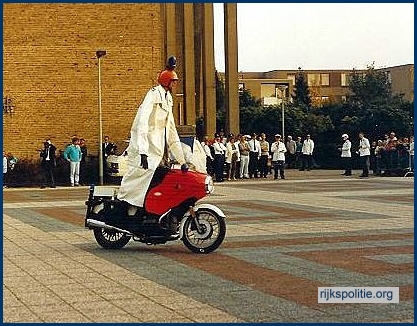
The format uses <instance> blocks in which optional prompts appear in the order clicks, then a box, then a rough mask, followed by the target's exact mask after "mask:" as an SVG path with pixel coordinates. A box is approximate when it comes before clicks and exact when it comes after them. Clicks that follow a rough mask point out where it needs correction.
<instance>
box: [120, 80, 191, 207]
mask: <svg viewBox="0 0 417 326" xmlns="http://www.w3.org/2000/svg"><path fill="white" fill-rule="evenodd" d="M172 105H173V101H172V96H171V93H170V92H168V91H166V90H165V89H164V88H163V87H162V86H161V85H158V86H156V87H153V88H151V89H150V90H149V91H148V93H147V94H146V96H145V99H144V100H143V102H142V104H141V105H140V106H139V109H138V112H137V114H136V117H135V119H134V121H133V124H132V128H131V130H130V142H129V147H128V148H127V149H126V151H127V152H128V160H127V172H126V174H125V175H124V176H123V179H122V183H121V185H120V188H119V192H118V195H117V197H118V198H119V199H121V200H124V201H126V202H128V203H129V204H131V205H134V206H141V207H143V206H144V201H145V196H146V192H147V190H148V188H149V185H150V183H151V180H152V177H153V175H154V173H155V169H156V168H157V167H158V166H159V165H160V163H161V160H162V158H163V156H164V149H165V146H166V147H167V149H168V151H169V152H170V154H171V155H172V156H173V157H174V158H175V159H176V160H177V161H178V163H179V164H183V163H185V159H184V153H183V151H182V146H181V142H180V139H179V136H178V133H177V128H176V127H175V121H174V116H173V114H172ZM140 154H145V155H147V156H148V169H147V170H145V169H143V168H142V167H141V166H140V163H141V162H140V161H141V159H140Z"/></svg>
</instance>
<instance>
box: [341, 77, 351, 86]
mask: <svg viewBox="0 0 417 326" xmlns="http://www.w3.org/2000/svg"><path fill="white" fill-rule="evenodd" d="M340 85H341V86H349V74H341V75H340Z"/></svg>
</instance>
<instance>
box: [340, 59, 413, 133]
mask: <svg viewBox="0 0 417 326" xmlns="http://www.w3.org/2000/svg"><path fill="white" fill-rule="evenodd" d="M349 89H350V92H351V94H350V95H349V96H348V99H347V105H348V107H349V114H350V115H346V116H344V117H343V120H344V121H346V122H347V123H349V124H350V126H351V127H356V130H357V131H359V130H361V131H364V132H365V133H366V134H367V135H368V136H369V137H371V138H374V139H375V138H381V137H382V136H383V135H384V133H387V132H390V131H395V132H396V133H397V134H400V135H408V134H410V133H411V132H412V126H411V125H410V121H412V119H413V115H414V114H413V110H412V109H410V108H411V104H410V103H407V102H405V101H404V98H403V95H401V94H399V95H398V94H393V93H392V91H391V85H390V82H389V77H388V73H386V72H384V71H381V70H375V68H374V66H373V65H370V66H368V67H367V70H366V71H365V73H359V72H357V71H355V70H353V72H352V74H351V76H350V82H349Z"/></svg>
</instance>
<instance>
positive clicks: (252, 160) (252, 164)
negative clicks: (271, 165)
mask: <svg viewBox="0 0 417 326" xmlns="http://www.w3.org/2000/svg"><path fill="white" fill-rule="evenodd" d="M248 170H249V178H252V177H253V176H254V177H255V178H257V177H258V152H250V153H249V166H248Z"/></svg>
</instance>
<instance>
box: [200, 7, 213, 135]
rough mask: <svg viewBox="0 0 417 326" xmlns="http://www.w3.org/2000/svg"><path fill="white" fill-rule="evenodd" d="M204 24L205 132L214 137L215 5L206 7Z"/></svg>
mask: <svg viewBox="0 0 417 326" xmlns="http://www.w3.org/2000/svg"><path fill="white" fill-rule="evenodd" d="M203 6H204V16H203V17H204V18H203V20H204V24H203V58H202V61H203V98H204V99H203V113H204V131H205V133H206V134H207V135H209V136H212V135H213V134H214V133H215V132H216V78H215V63H214V16H213V4H212V3H205V4H204V5H203Z"/></svg>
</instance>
